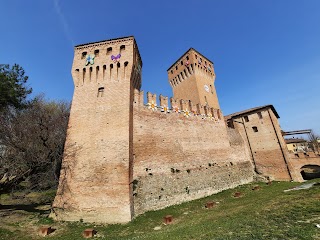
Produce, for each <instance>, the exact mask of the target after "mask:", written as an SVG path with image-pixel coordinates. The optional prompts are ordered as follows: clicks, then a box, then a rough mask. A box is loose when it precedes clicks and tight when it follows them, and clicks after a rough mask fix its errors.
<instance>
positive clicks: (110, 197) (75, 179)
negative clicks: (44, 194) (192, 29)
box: [51, 38, 139, 223]
mask: <svg viewBox="0 0 320 240" xmlns="http://www.w3.org/2000/svg"><path fill="white" fill-rule="evenodd" d="M120 46H125V48H124V49H125V50H124V51H125V52H124V51H122V56H121V58H120V61H118V62H113V61H112V60H111V59H110V56H111V54H113V55H117V54H118V53H119V51H120V49H121V47H120ZM110 47H112V48H113V51H112V52H110V53H109V52H108V50H107V48H110ZM134 48H135V45H134V41H133V38H129V39H125V40H119V41H112V42H107V43H97V44H91V45H90V44H89V45H88V46H84V47H76V49H75V57H74V63H73V69H72V72H73V77H74V83H75V91H74V96H73V101H72V107H71V113H70V119H69V124H68V131H67V139H66V145H65V155H64V159H63V163H62V169H61V176H60V181H59V187H58V192H57V195H56V198H55V200H54V203H53V212H52V214H51V216H52V217H54V218H56V219H58V220H65V221H79V220H80V219H82V220H83V221H85V222H102V223H122V222H128V221H130V220H131V218H132V214H133V213H132V188H131V185H130V182H131V181H132V179H131V178H132V134H133V133H132V118H133V115H132V101H133V90H132V88H133V85H134V84H135V83H134V82H133V80H135V81H138V80H139V78H136V79H132V76H131V75H132V71H131V69H132V68H134V62H133V60H134V59H135V56H134V54H135V53H134V52H135V50H134ZM96 50H99V56H96V58H95V62H94V64H92V65H91V64H87V66H85V59H83V58H82V52H83V51H85V52H87V53H93V52H96ZM104 66H107V67H106V68H105V67H104ZM91 68H92V69H97V70H98V71H97V74H95V72H94V71H91V70H90V69H91ZM79 69H81V71H82V73H83V72H84V73H85V74H84V75H83V74H82V73H81V74H80V78H79V75H77V72H78V70H79ZM92 72H93V73H92ZM88 73H92V74H88ZM96 76H97V78H96Z"/></svg>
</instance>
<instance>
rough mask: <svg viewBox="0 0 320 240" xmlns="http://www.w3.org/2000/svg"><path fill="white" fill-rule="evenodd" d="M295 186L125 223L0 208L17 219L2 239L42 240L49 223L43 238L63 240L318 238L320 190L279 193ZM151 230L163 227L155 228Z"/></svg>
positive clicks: (0, 231)
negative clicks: (89, 231) (85, 235)
mask: <svg viewBox="0 0 320 240" xmlns="http://www.w3.org/2000/svg"><path fill="white" fill-rule="evenodd" d="M313 181H316V180H313ZM318 181H319V179H318ZM309 182H312V181H309ZM255 185H259V186H260V187H261V189H260V190H257V191H253V190H252V188H253V186H255ZM297 185H300V183H290V182H273V183H272V185H270V186H268V185H266V184H265V183H252V184H248V185H243V186H239V187H237V188H235V189H230V190H226V191H223V192H221V193H219V194H216V195H212V196H210V197H207V198H203V199H199V200H195V201H191V202H188V203H183V204H181V205H176V206H171V207H168V208H166V209H163V210H159V211H153V212H147V213H145V214H143V215H140V216H138V217H137V218H135V219H134V220H133V221H132V222H130V223H128V224H124V225H120V224H116V225H95V224H86V223H80V222H75V223H67V222H54V221H52V220H51V219H49V218H47V215H48V213H49V211H48V210H39V208H38V207H37V205H34V204H33V205H31V206H32V207H31V208H27V207H25V208H24V207H17V208H16V209H13V210H12V212H10V213H9V214H8V213H6V214H8V215H7V216H2V214H3V210H0V213H1V216H0V217H1V218H0V219H1V220H2V219H4V220H6V218H9V217H10V216H11V217H12V216H16V221H14V219H15V218H13V220H12V221H4V222H2V221H0V239H40V238H41V237H39V236H37V229H38V228H39V227H40V226H42V225H50V226H52V227H53V228H55V229H56V231H55V232H54V233H52V234H51V235H49V236H48V237H46V238H48V239H66V240H68V239H82V237H81V233H82V231H83V230H84V229H86V228H94V229H96V230H97V231H98V233H97V238H99V239H113V240H114V239H166V240H167V239H170V240H171V239H172V240H174V239H255V240H256V239H299V240H300V239H308V240H309V239H320V229H319V228H317V227H316V226H315V224H320V186H319V185H318V186H313V187H312V188H310V189H306V190H299V191H289V192H283V190H285V189H289V188H292V187H294V186H297ZM236 191H240V192H241V193H242V194H243V195H242V197H240V198H234V197H233V193H234V192H236ZM36 195H37V194H36ZM44 196H47V197H43V196H42V197H40V195H39V196H38V197H39V198H42V199H46V200H48V196H50V197H51V198H52V196H53V194H52V193H51V195H50V194H49V193H45V194H44ZM33 197H34V198H36V197H35V196H33ZM1 199H3V198H1ZM8 201H9V199H8V198H5V201H4V202H6V204H13V203H8ZM207 201H215V202H219V204H217V205H216V206H215V207H214V208H212V209H205V208H204V205H205V203H206V202H207ZM33 202H35V199H34V200H33ZM2 204H4V203H2ZM23 209H26V210H23ZM32 209H33V210H32ZM40 209H41V208H40ZM44 209H46V208H44ZM168 214H170V215H173V217H174V222H173V224H170V225H164V224H163V217H164V216H165V215H168ZM155 227H161V229H160V230H154V228H155ZM28 228H29V229H31V230H30V231H29V233H27V234H26V231H25V229H28Z"/></svg>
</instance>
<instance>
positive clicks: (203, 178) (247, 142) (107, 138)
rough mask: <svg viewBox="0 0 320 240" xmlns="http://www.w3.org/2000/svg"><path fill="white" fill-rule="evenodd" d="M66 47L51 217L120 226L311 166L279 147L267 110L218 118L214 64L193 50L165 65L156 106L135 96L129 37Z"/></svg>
mask: <svg viewBox="0 0 320 240" xmlns="http://www.w3.org/2000/svg"><path fill="white" fill-rule="evenodd" d="M74 51H75V54H74V59H73V65H72V70H71V73H72V77H73V81H74V85H75V90H74V95H73V101H72V106H71V112H70V118H69V123H68V132H67V139H66V144H65V153H66V154H65V155H64V158H63V162H62V168H61V174H60V179H59V187H58V191H57V195H56V197H55V200H54V203H53V206H52V209H53V210H52V213H51V216H52V217H54V218H55V219H58V220H64V221H79V220H80V219H82V220H83V221H85V222H97V223H126V222H129V221H131V220H132V218H133V217H135V216H137V215H139V214H142V213H144V212H146V211H149V210H155V209H161V208H164V207H167V206H170V205H173V204H179V203H182V202H185V201H188V200H192V199H197V198H200V197H205V196H208V195H211V194H213V193H217V192H219V191H222V190H224V189H228V188H233V187H236V186H238V185H241V184H244V183H249V182H252V181H253V179H254V177H255V176H256V175H259V176H262V177H265V178H266V179H278V180H290V179H292V177H291V174H292V176H293V178H294V179H298V180H301V174H300V175H299V172H298V171H297V169H300V168H301V166H302V164H304V165H306V164H308V163H310V161H311V159H313V160H312V161H319V163H320V157H319V156H318V155H315V154H300V153H299V154H296V155H289V154H288V153H287V152H285V150H284V148H285V143H284V140H283V137H282V135H281V129H280V126H279V123H278V120H277V119H278V117H279V116H278V115H277V114H276V112H275V110H274V108H273V107H272V108H271V109H270V106H267V107H262V108H258V109H254V110H253V111H247V112H245V113H241V114H238V115H237V114H233V115H231V116H226V117H224V116H223V114H222V111H221V109H220V106H219V102H218V97H217V94H216V89H215V86H214V83H215V78H216V76H215V73H214V65H213V62H211V61H210V60H209V59H207V58H206V57H204V56H203V55H202V54H200V53H199V52H197V51H196V50H195V49H193V48H190V49H189V50H188V51H187V52H186V53H184V54H183V55H182V57H180V58H179V59H178V60H177V61H176V62H175V63H174V64H173V65H172V66H171V67H170V68H169V69H168V70H167V72H168V79H169V83H170V85H171V86H172V90H173V97H171V98H170V107H169V103H168V97H167V96H163V95H161V94H160V95H159V106H158V105H157V104H158V103H157V96H156V94H152V93H151V92H147V94H146V97H147V99H146V103H145V102H144V92H143V91H140V88H141V81H142V79H141V73H142V60H141V56H140V53H139V50H138V46H137V44H136V41H135V40H134V38H133V37H125V38H120V39H111V40H105V41H100V42H95V43H88V44H82V45H78V46H76V47H75V48H74ZM258 113H260V114H258ZM223 119H225V120H226V122H227V123H228V127H227V126H226V124H225V121H221V120H223ZM266 139H267V140H266ZM266 141H267V142H266ZM74 143H76V145H75V144H74ZM70 153H71V154H70ZM299 176H300V178H299ZM290 177H291V178H290ZM88 192H90V193H91V194H89V195H88V194H87V193H88Z"/></svg>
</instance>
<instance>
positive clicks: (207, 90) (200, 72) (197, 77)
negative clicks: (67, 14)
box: [167, 48, 220, 109]
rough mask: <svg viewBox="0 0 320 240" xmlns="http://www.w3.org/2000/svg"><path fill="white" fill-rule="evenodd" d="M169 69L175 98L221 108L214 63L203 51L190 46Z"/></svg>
mask: <svg viewBox="0 0 320 240" xmlns="http://www.w3.org/2000/svg"><path fill="white" fill-rule="evenodd" d="M167 71H168V78H169V82H170V85H171V86H172V89H173V97H174V98H175V99H184V100H191V101H192V102H193V103H194V104H197V103H199V104H201V105H203V106H206V105H208V106H210V107H213V108H215V109H220V106H219V102H218V97H217V93H216V89H215V86H214V81H215V78H216V75H215V73H214V68H213V63H212V62H211V61H210V60H209V59H207V58H206V57H204V56H203V55H202V54H201V53H199V52H198V51H196V50H195V49H193V48H190V49H189V50H188V51H187V52H186V53H185V54H183V55H182V56H181V57H180V58H179V59H178V60H177V61H176V62H175V63H174V64H173V65H172V66H171V67H170V68H169V69H168V70H167Z"/></svg>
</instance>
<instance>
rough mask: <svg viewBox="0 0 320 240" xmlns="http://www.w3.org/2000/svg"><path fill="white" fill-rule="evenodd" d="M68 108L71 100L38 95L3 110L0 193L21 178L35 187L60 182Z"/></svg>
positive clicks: (1, 122) (0, 140)
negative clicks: (28, 100)
mask: <svg viewBox="0 0 320 240" xmlns="http://www.w3.org/2000/svg"><path fill="white" fill-rule="evenodd" d="M69 110H70V104H69V103H66V102H55V101H50V102H48V101H46V100H44V97H43V96H39V97H36V98H35V99H34V100H33V101H31V102H30V104H29V105H28V107H27V108H24V109H14V108H8V109H6V110H5V111H2V112H1V113H0V142H1V144H2V147H3V149H2V153H0V194H1V193H4V192H9V191H11V190H12V189H13V188H15V187H16V186H18V185H19V184H20V183H21V182H22V181H25V182H26V183H28V184H27V186H28V187H29V189H32V190H33V189H48V188H52V187H56V186H57V183H58V179H59V173H60V167H61V161H62V155H63V150H64V143H65V138H66V130H67V124H68V118H69ZM0 151H1V150H0Z"/></svg>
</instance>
